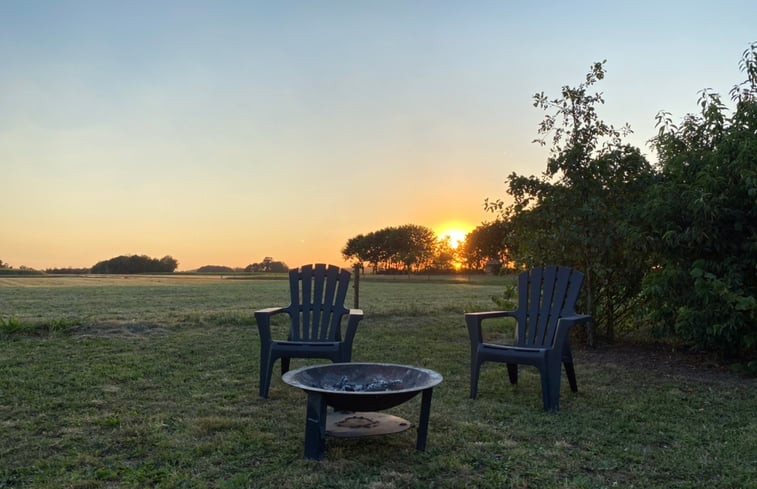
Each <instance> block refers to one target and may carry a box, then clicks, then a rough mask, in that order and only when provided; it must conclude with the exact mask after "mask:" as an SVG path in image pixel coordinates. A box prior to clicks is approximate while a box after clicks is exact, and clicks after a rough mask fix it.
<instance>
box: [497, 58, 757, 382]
mask: <svg viewBox="0 0 757 489" xmlns="http://www.w3.org/2000/svg"><path fill="white" fill-rule="evenodd" d="M740 68H741V70H742V71H743V72H745V73H746V76H747V79H746V80H745V81H744V82H742V83H740V84H739V85H736V86H735V87H734V88H733V90H732V91H731V98H732V102H733V104H734V105H735V109H734V110H732V111H731V110H729V109H728V108H727V106H726V105H725V104H724V103H723V102H722V101H721V99H720V97H719V96H718V95H717V94H715V93H712V92H710V91H706V90H705V91H702V92H701V94H700V95H701V96H700V99H699V101H698V106H699V108H700V112H699V113H697V114H689V115H687V116H685V117H684V118H683V120H682V121H681V122H680V123H679V124H675V123H674V122H673V120H672V117H671V115H670V114H669V113H667V112H661V113H660V114H658V117H657V123H658V129H659V132H658V134H657V136H656V137H655V138H654V139H653V140H652V141H651V144H652V147H653V148H654V149H655V150H656V153H657V155H658V161H657V163H656V164H651V163H649V162H648V161H647V159H646V158H645V157H644V156H643V155H642V153H641V151H640V150H639V149H638V148H635V147H633V146H630V145H628V144H626V143H624V142H623V138H624V136H625V135H626V134H627V133H628V132H629V129H628V128H627V127H624V128H620V129H617V128H615V127H613V126H612V125H609V124H607V123H605V122H604V121H602V120H601V119H600V118H599V116H598V115H597V110H596V109H597V107H598V105H600V104H602V103H604V100H603V98H602V94H601V93H592V92H591V91H590V89H591V87H592V85H594V84H596V83H598V82H599V81H600V80H602V79H603V78H604V75H605V69H604V62H602V63H596V64H594V65H593V66H592V67H591V71H590V72H589V74H588V75H587V76H586V80H585V82H583V83H581V84H579V85H578V86H577V87H570V86H565V87H563V89H562V92H561V95H560V96H559V97H556V98H553V99H550V98H548V97H547V96H545V95H544V93H539V94H536V95H535V96H534V105H535V106H536V107H538V108H541V109H543V110H545V111H546V112H547V115H546V116H545V117H544V119H543V122H542V123H541V125H540V126H539V133H540V135H541V136H550V142H551V154H550V157H549V159H548V160H547V168H546V170H545V172H544V173H543V174H542V175H541V176H540V177H535V176H528V177H527V176H522V175H517V174H515V173H513V174H511V175H510V176H509V177H508V180H507V185H508V188H507V193H508V194H509V196H510V199H509V203H508V204H507V205H506V204H505V203H504V202H503V201H502V200H494V201H489V200H488V199H487V200H486V201H485V207H486V208H487V209H489V210H491V211H494V213H495V214H496V216H497V220H498V221H499V222H500V226H501V228H502V229H503V230H504V235H505V238H504V241H503V251H504V253H505V254H504V256H503V257H502V258H504V260H505V261H507V262H512V263H514V264H515V265H516V266H517V267H518V268H526V267H532V266H537V265H542V264H551V263H554V264H562V265H568V266H572V267H575V268H577V269H579V270H581V271H583V272H584V273H585V276H586V279H585V282H584V284H585V285H584V289H583V290H584V293H583V297H582V301H583V309H584V310H586V311H587V312H590V313H591V314H592V316H593V317H594V326H593V328H590V329H589V330H588V338H587V339H588V340H589V342H590V343H593V342H594V341H595V335H597V336H602V337H604V338H607V339H610V340H611V339H613V338H614V337H615V336H616V334H618V333H620V332H626V333H630V334H635V335H639V334H651V335H654V336H658V337H662V336H668V337H670V336H672V337H674V338H677V339H678V340H679V341H680V342H683V343H684V344H686V345H690V346H691V347H693V348H699V349H704V350H708V351H715V352H718V353H719V354H720V355H722V356H724V357H739V358H742V359H744V358H745V359H746V360H747V361H746V362H745V363H744V364H745V365H747V366H748V368H750V369H751V370H753V371H755V372H757V360H756V359H755V357H757V298H756V296H757V273H756V271H757V132H755V127H757V43H755V44H752V45H751V46H750V48H749V49H747V50H746V51H745V52H744V54H743V56H742V59H741V63H740ZM537 141H538V142H540V143H542V144H547V141H544V140H543V139H540V140H537Z"/></svg>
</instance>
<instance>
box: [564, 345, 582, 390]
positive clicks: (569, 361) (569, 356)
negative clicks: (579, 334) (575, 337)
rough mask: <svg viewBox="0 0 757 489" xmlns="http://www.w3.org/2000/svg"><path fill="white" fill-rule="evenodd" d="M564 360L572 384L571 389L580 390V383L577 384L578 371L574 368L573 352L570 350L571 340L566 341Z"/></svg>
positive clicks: (569, 381) (566, 372)
mask: <svg viewBox="0 0 757 489" xmlns="http://www.w3.org/2000/svg"><path fill="white" fill-rule="evenodd" d="M562 362H563V365H565V375H567V376H568V383H569V384H570V390H571V391H573V392H578V384H576V371H575V369H574V368H573V352H571V350H570V342H568V341H566V342H565V346H563V350H562Z"/></svg>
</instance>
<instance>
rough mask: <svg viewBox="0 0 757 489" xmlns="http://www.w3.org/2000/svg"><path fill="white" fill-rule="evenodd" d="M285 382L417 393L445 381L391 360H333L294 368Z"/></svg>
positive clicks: (352, 390)
mask: <svg viewBox="0 0 757 489" xmlns="http://www.w3.org/2000/svg"><path fill="white" fill-rule="evenodd" d="M283 380H284V382H286V383H288V384H290V385H292V386H294V387H299V388H301V389H305V390H309V391H317V392H324V393H340V394H341V393H344V394H347V393H349V394H353V395H360V394H366V395H375V394H379V393H400V392H418V391H421V390H423V389H428V388H429V387H433V386H435V385H437V384H438V383H440V382H441V381H442V376H441V375H439V374H438V373H436V372H434V371H433V370H428V369H425V368H420V367H412V366H408V365H395V364H391V363H332V364H326V365H315V366H311V367H303V368H300V369H297V370H292V371H290V372H287V373H286V374H284V379H283Z"/></svg>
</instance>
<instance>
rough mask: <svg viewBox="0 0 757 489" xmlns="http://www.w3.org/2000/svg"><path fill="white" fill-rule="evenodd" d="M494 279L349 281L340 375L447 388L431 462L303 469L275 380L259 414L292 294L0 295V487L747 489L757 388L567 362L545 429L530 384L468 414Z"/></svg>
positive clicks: (291, 408)
mask: <svg viewBox="0 0 757 489" xmlns="http://www.w3.org/2000/svg"><path fill="white" fill-rule="evenodd" d="M505 280H506V279H502V278H496V279H495V278H490V277H489V278H484V277H480V278H470V279H462V280H457V281H455V280H437V279H431V278H421V279H419V280H408V279H407V278H406V277H395V278H391V279H384V280H377V279H375V278H373V277H368V278H367V279H364V280H362V281H361V283H360V292H361V294H360V295H361V297H360V306H361V308H362V309H363V310H364V311H365V319H364V320H363V321H362V322H361V324H360V327H359V330H358V334H357V337H356V339H355V345H354V350H353V359H354V360H355V361H376V362H391V363H402V364H411V365H418V366H423V367H427V368H431V369H434V370H436V371H438V372H440V373H441V374H442V375H443V376H444V381H443V383H442V384H440V385H439V386H437V387H436V388H435V389H434V399H433V402H432V407H431V422H430V426H429V436H428V446H427V450H426V451H425V452H416V451H415V448H414V447H415V431H414V430H408V431H406V432H403V433H400V434H396V435H390V436H382V437H372V438H359V439H332V438H329V439H328V440H327V451H326V456H325V459H324V460H323V461H321V462H312V461H307V460H305V459H304V458H303V457H302V451H303V442H304V423H305V394H304V393H303V392H302V391H299V390H297V389H294V388H292V387H290V386H288V385H286V384H284V383H283V382H282V381H281V379H280V378H279V377H278V376H274V379H273V382H272V387H271V392H270V399H268V400H262V399H260V398H258V396H257V388H258V385H257V375H258V358H259V351H258V349H259V343H258V334H257V328H256V327H255V322H254V319H253V317H252V312H253V311H254V310H255V309H258V308H262V307H268V306H274V305H286V301H287V297H288V296H287V287H288V284H287V282H286V281H285V280H282V279H280V278H275V277H264V278H261V279H256V280H241V279H237V280H233V279H222V278H220V277H196V276H184V277H170V276H160V277H128V278H123V277H111V278H105V277H62V278H58V277H18V278H13V277H2V278H0V319H2V322H1V323H0V440H2V444H1V445H0V488H4V487H34V488H65V487H70V488H120V487H187V488H195V487H196V488H208V487H214V488H243V487H259V488H281V489H284V488H286V489H292V488H315V487H317V488H372V489H390V488H427V487H434V488H465V487H481V488H509V487H512V488H553V487H554V488H605V487H607V488H613V487H621V488H631V487H633V488H707V489H711V488H734V489H736V488H739V489H740V488H757V388H756V387H757V383H756V382H755V380H754V379H744V378H740V377H738V376H735V375H733V374H730V373H728V372H724V371H720V370H718V369H717V368H714V367H710V368H707V367H691V366H689V364H688V363H686V362H685V361H682V360H681V359H680V358H679V357H678V356H676V355H673V354H671V353H670V352H665V351H662V350H657V351H652V350H649V349H638V348H627V347H608V348H601V349H597V350H589V349H585V348H581V347H578V348H576V350H577V351H576V352H575V356H576V375H577V378H578V384H579V392H578V394H577V395H573V394H571V393H570V391H569V389H568V388H567V385H565V384H566V382H563V390H562V400H561V411H560V412H559V413H556V414H551V413H545V412H543V411H542V410H541V395H540V387H539V380H538V374H537V372H536V371H535V370H533V369H529V368H525V369H524V370H523V372H522V374H521V381H520V384H519V385H518V386H517V387H512V386H510V385H509V383H507V381H506V378H507V375H506V371H505V368H504V366H502V365H493V364H485V365H484V368H483V371H482V376H481V383H480V389H479V399H478V400H476V401H472V400H470V399H469V398H468V387H469V384H468V375H469V369H468V366H469V346H468V338H467V332H466V328H465V326H464V323H463V318H462V313H463V312H464V311H469V310H485V309H491V308H492V306H493V303H492V301H491V299H490V297H491V296H492V295H499V294H500V293H501V291H502V288H503V285H504V282H505ZM507 326H508V325H507V324H506V323H504V322H502V323H499V324H497V326H496V328H495V329H496V333H497V334H505V332H506V331H508V329H509V328H508V327H507ZM278 329H279V330H280V331H283V330H284V329H285V326H284V324H283V323H279V324H278ZM310 363H321V362H320V361H318V360H314V361H305V360H293V362H292V364H293V365H292V366H293V368H294V367H299V366H303V365H306V364H310ZM419 409H420V396H418V397H417V398H415V399H413V400H411V401H409V402H407V403H405V404H402V405H400V406H397V407H396V408H393V409H392V410H390V413H391V414H395V415H398V416H401V417H403V418H406V419H408V420H410V421H412V422H414V423H415V422H417V418H418V414H419Z"/></svg>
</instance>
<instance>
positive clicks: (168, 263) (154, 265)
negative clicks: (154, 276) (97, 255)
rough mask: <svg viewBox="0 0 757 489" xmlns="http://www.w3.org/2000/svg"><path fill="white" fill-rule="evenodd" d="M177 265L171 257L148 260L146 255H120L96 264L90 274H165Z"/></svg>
mask: <svg viewBox="0 0 757 489" xmlns="http://www.w3.org/2000/svg"><path fill="white" fill-rule="evenodd" d="M178 264H179V262H177V261H176V260H175V259H173V258H172V257H171V256H164V257H163V258H161V259H157V258H150V257H149V256H146V255H141V256H140V255H131V256H126V255H121V256H117V257H115V258H111V259H109V260H104V261H101V262H98V263H96V264H95V265H94V266H93V267H92V273H104V274H113V273H118V274H132V273H166V272H173V271H174V270H176V267H177V266H178Z"/></svg>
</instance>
